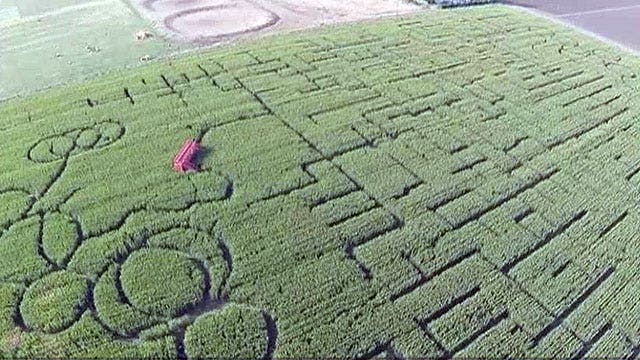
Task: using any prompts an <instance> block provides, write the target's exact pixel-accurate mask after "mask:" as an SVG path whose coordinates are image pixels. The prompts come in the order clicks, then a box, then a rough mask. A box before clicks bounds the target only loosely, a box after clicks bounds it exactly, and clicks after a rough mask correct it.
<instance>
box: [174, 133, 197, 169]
mask: <svg viewBox="0 0 640 360" xmlns="http://www.w3.org/2000/svg"><path fill="white" fill-rule="evenodd" d="M198 151H200V143H199V142H198V141H196V139H188V140H187V141H185V142H184V145H182V147H181V148H180V151H179V152H178V155H176V157H175V159H173V169H174V170H175V171H177V172H181V173H186V172H191V171H198V165H197V164H196V163H195V159H196V156H197V155H198Z"/></svg>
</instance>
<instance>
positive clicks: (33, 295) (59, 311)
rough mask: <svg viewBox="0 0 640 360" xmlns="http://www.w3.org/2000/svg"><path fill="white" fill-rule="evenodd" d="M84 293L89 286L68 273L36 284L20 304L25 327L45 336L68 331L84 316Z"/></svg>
mask: <svg viewBox="0 0 640 360" xmlns="http://www.w3.org/2000/svg"><path fill="white" fill-rule="evenodd" d="M88 291H89V282H88V281H87V280H86V279H85V278H84V277H82V276H80V275H78V274H75V273H72V272H68V271H60V272H55V273H52V274H49V275H47V276H45V277H43V278H41V279H38V280H36V281H35V282H33V284H31V286H30V287H29V288H28V289H27V290H26V292H25V294H24V298H23V300H22V303H21V304H20V313H21V314H22V317H23V319H24V322H25V325H26V326H27V327H28V328H30V329H33V330H39V331H43V332H46V333H54V332H59V331H61V330H64V329H66V328H68V327H69V326H71V325H72V324H73V323H74V322H75V321H76V320H77V319H79V318H80V315H81V314H82V312H84V310H85V308H86V305H87V301H86V300H87V293H88Z"/></svg>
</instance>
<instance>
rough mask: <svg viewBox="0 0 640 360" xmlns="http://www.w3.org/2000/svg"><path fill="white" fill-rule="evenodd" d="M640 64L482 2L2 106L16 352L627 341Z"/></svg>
mask: <svg viewBox="0 0 640 360" xmlns="http://www.w3.org/2000/svg"><path fill="white" fill-rule="evenodd" d="M639 74H640V61H638V60H637V59H636V58H634V57H633V56H632V55H631V54H628V53H625V52H624V51H622V50H619V49H617V48H614V47H611V46H609V45H606V44H603V43H601V42H599V41H597V40H595V39H591V38H588V37H586V36H584V35H579V34H577V33H575V32H574V31H573V30H571V29H569V28H566V27H563V26H560V25H557V24H553V23H551V22H550V21H548V20H545V19H543V18H539V17H536V16H533V15H530V14H528V13H525V12H521V11H519V10H514V9H511V8H508V7H504V6H498V5H490V6H482V7H477V8H472V9H459V10H453V11H433V12H428V13H424V14H421V15H417V16H410V17H406V18H400V19H387V20H381V21H376V22H366V23H360V24H352V25H343V26H336V27H328V28H324V29H321V30H316V31H314V32H313V33H312V32H299V33H291V34H285V35H277V36H271V37H268V38H264V39H262V40H261V41H260V43H254V44H251V43H243V44H239V45H234V46H231V47H222V48H219V49H215V50H211V51H208V52H205V53H200V54H196V55H189V56H183V57H180V58H176V59H171V60H166V61H163V62H159V63H155V64H150V65H147V66H143V67H139V68H135V69H129V70H122V71H119V72H115V73H111V74H109V75H107V76H103V77H99V78H96V79H93V80H90V81H86V82H80V83H76V84H69V85H66V86H63V87H58V88H54V89H50V90H47V91H44V92H41V93H38V94H36V95H33V96H30V97H27V98H15V99H11V100H8V101H5V102H3V103H0V140H1V141H2V146H1V151H0V164H1V165H0V168H1V169H2V171H1V172H0V357H7V358H96V357H100V358H105V357H107V358H167V359H175V358H181V359H184V358H190V359H196V358H225V357H226V358H255V359H272V358H276V359H277V358H283V359H284V358H287V359H292V358H321V357H322V358H356V359H371V358H376V357H384V356H387V357H391V358H416V357H420V358H425V357H429V358H441V359H455V358H478V357H482V358H487V357H491V358H543V357H544V358H550V357H556V358H575V359H578V358H584V357H590V358H591V357H603V356H607V357H614V358H622V357H629V358H632V357H635V356H637V355H638V354H639V353H640V345H639V343H638V334H640V312H639V311H638V306H639V305H638V301H637V296H638V293H639V292H640V282H638V281H636V278H637V275H638V274H639V273H640V260H639V257H638V253H639V250H640V237H639V235H638V231H637V226H638V225H639V224H640V207H639V206H638V199H640V174H639V173H640V123H639V120H640V116H639V114H640V96H638V95H639V94H640V78H639V76H638V75H639ZM188 138H196V139H199V140H201V144H202V146H203V148H204V151H203V152H202V154H201V159H200V161H201V166H202V171H200V172H197V173H190V174H180V173H177V172H175V171H173V169H172V167H171V165H172V163H171V162H172V159H173V156H174V155H175V154H176V152H177V151H178V149H179V148H180V146H181V144H182V143H183V142H184V140H185V139H188Z"/></svg>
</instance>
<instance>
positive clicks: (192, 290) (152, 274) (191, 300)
mask: <svg viewBox="0 0 640 360" xmlns="http://www.w3.org/2000/svg"><path fill="white" fill-rule="evenodd" d="M204 280H205V279H204V274H203V273H202V269H201V268H200V267H199V265H198V263H197V262H196V261H195V260H192V259H190V258H189V257H187V256H186V255H184V254H183V253H180V252H177V251H173V250H161V249H143V250H139V251H136V252H134V253H133V254H131V255H130V256H129V258H127V261H126V262H125V263H124V264H123V265H122V269H121V271H120V282H121V283H122V289H123V291H124V294H125V296H126V297H127V299H129V301H130V302H131V304H132V305H133V306H135V307H137V308H138V309H140V310H142V311H144V312H147V313H151V314H155V315H160V316H176V315H178V314H180V313H181V312H183V311H185V310H187V309H188V308H189V307H191V306H194V305H196V304H198V303H199V302H201V301H202V299H203V296H204V290H205V288H204V287H205V283H204Z"/></svg>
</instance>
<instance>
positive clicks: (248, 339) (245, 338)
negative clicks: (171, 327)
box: [185, 305, 268, 359]
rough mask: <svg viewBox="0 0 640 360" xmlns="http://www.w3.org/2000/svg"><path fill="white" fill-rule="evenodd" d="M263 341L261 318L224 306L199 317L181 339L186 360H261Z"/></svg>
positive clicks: (249, 311) (257, 313) (240, 308)
mask: <svg viewBox="0 0 640 360" xmlns="http://www.w3.org/2000/svg"><path fill="white" fill-rule="evenodd" d="M267 341H268V340H267V327H266V323H265V320H264V317H263V315H262V314H261V313H260V311H258V310H256V309H253V308H250V307H247V306H243V305H227V306H225V307H224V308H223V309H222V310H219V311H214V312H211V313H208V314H205V315H203V316H201V317H199V318H198V319H197V320H196V321H195V322H194V323H193V325H191V326H189V327H188V328H187V333H186V335H185V346H186V351H187V355H188V356H189V358H190V359H212V358H217V359H261V358H263V357H264V355H265V353H266V351H267Z"/></svg>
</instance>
